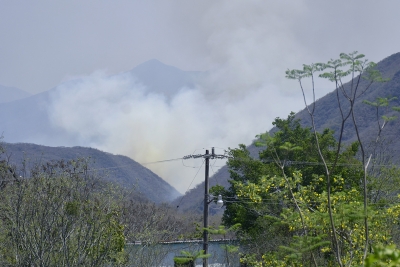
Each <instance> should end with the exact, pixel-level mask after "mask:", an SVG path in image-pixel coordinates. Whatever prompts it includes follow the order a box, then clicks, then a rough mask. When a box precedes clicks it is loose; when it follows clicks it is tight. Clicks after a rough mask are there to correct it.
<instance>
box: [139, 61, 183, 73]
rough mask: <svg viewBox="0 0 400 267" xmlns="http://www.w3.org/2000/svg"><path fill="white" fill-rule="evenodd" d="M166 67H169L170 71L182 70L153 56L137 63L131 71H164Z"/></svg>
mask: <svg viewBox="0 0 400 267" xmlns="http://www.w3.org/2000/svg"><path fill="white" fill-rule="evenodd" d="M167 69H170V71H176V72H182V70H180V69H178V68H177V67H174V66H170V65H167V64H164V63H163V62H161V61H159V60H158V59H155V58H153V59H150V60H148V61H145V62H143V63H141V64H139V65H137V66H136V67H135V68H133V69H132V71H133V72H147V71H152V72H154V71H156V72H161V71H165V70H167Z"/></svg>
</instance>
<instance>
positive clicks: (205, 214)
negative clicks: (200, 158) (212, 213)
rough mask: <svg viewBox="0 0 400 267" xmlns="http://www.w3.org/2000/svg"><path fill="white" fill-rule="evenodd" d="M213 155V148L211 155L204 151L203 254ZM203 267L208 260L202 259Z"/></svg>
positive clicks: (206, 241) (206, 243)
mask: <svg viewBox="0 0 400 267" xmlns="http://www.w3.org/2000/svg"><path fill="white" fill-rule="evenodd" d="M213 155H214V148H212V153H211V155H210V154H208V150H206V154H205V155H204V158H205V160H206V172H205V178H204V210H203V212H204V216H203V220H204V230H203V250H204V254H207V252H208V229H207V228H208V193H209V192H208V191H209V188H208V186H209V184H208V175H209V168H210V157H212V156H213ZM203 267H208V258H203Z"/></svg>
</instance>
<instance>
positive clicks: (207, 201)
mask: <svg viewBox="0 0 400 267" xmlns="http://www.w3.org/2000/svg"><path fill="white" fill-rule="evenodd" d="M227 157H228V156H226V155H216V154H215V152H214V147H213V148H212V149H211V154H210V153H209V151H208V150H206V153H205V154H204V155H201V154H200V155H189V156H185V157H183V159H189V158H204V159H205V167H206V168H205V169H206V171H205V178H204V210H203V212H204V215H203V221H204V223H203V227H204V231H203V251H204V254H207V253H208V229H207V228H208V205H209V204H210V202H211V201H212V200H211V201H210V199H209V196H210V195H209V183H208V178H209V169H210V159H223V158H227ZM221 203H222V202H221ZM203 267H208V258H203Z"/></svg>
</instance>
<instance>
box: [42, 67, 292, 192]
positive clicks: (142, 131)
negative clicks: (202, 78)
mask: <svg viewBox="0 0 400 267" xmlns="http://www.w3.org/2000/svg"><path fill="white" fill-rule="evenodd" d="M270 88H271V87H270ZM208 91H209V88H206V89H205V88H203V87H201V86H200V85H198V86H197V87H196V88H181V89H180V90H179V92H177V93H176V94H175V95H173V96H172V98H171V99H167V98H166V97H165V96H164V95H162V94H158V93H153V92H149V91H148V89H147V88H146V87H144V86H143V85H141V84H140V83H138V82H137V81H136V80H135V78H134V77H132V76H131V75H130V74H128V73H124V74H119V75H114V76H107V75H106V74H104V73H101V72H96V73H93V74H92V75H89V76H87V77H81V78H80V79H77V80H72V81H70V82H66V83H63V84H61V85H60V86H58V87H57V88H56V90H55V91H54V92H53V93H52V95H51V105H50V107H49V114H50V116H51V120H52V122H53V124H54V125H56V126H58V127H61V128H62V129H63V130H64V131H67V132H68V133H70V134H71V135H73V136H76V137H77V139H78V142H79V144H80V145H85V146H91V147H96V148H99V149H101V150H104V151H108V152H112V153H117V154H123V155H127V156H130V157H131V158H133V159H134V160H136V161H138V162H139V163H146V162H153V161H158V160H165V159H172V158H180V157H183V156H185V155H187V154H191V153H192V152H193V151H194V150H195V149H199V148H203V147H207V148H210V147H211V146H215V147H219V148H228V147H236V146H237V145H238V144H239V143H249V142H250V141H251V140H252V138H254V136H255V134H257V133H260V132H262V131H265V130H266V129H267V128H268V127H269V126H268V124H269V122H270V121H271V120H272V119H273V118H274V116H278V114H280V113H282V110H276V108H275V107H272V106H270V105H268V102H269V101H268V100H269V99H270V100H274V101H278V99H282V96H280V93H279V91H278V90H277V89H276V88H275V93H274V92H271V91H270V90H266V89H265V88H263V87H260V88H254V89H253V90H249V91H247V93H246V94H242V95H241V96H240V97H236V96H235V95H233V96H232V95H231V94H229V93H228V92H224V91H220V92H218V91H214V93H213V94H211V95H209V94H207V92H208ZM282 101H283V100H282ZM284 103H285V106H286V107H289V106H292V105H291V103H289V102H288V100H284ZM287 104H288V105H287ZM283 109H287V108H283ZM286 111H288V109H287V110H285V111H284V112H286ZM67 145H69V144H67ZM70 145H72V144H70ZM74 145H76V144H74ZM197 153H204V150H202V151H197ZM220 153H222V151H221V152H220ZM200 163H201V160H199V162H197V163H196V165H197V166H199V165H200ZM192 164H193V162H191V163H189V164H188V163H187V162H186V165H192ZM217 165H221V164H217ZM146 167H149V168H150V169H152V170H153V171H155V172H156V173H157V174H158V175H160V176H161V177H162V178H164V179H165V180H166V181H168V182H169V183H170V184H171V185H173V186H175V187H176V188H177V189H178V190H179V191H181V192H184V191H186V189H187V188H188V186H189V184H190V182H191V181H192V179H193V177H194V173H196V170H193V169H192V168H185V167H183V166H182V164H181V163H180V162H178V163H162V164H152V165H148V166H146ZM214 171H216V168H215V169H214ZM202 177H203V175H200V178H199V179H198V180H196V181H195V183H194V184H197V183H199V182H200V181H202V179H203V178H202Z"/></svg>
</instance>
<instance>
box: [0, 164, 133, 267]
mask: <svg viewBox="0 0 400 267" xmlns="http://www.w3.org/2000/svg"><path fill="white" fill-rule="evenodd" d="M30 173H31V177H30V178H29V179H18V180H14V181H11V182H9V183H7V185H6V186H5V187H4V188H3V189H2V194H1V195H0V203H1V204H0V214H2V217H1V220H0V235H1V237H0V240H1V242H2V244H1V246H0V259H1V261H2V263H3V265H7V266H105V265H106V264H108V263H113V264H123V263H124V262H125V261H126V257H125V255H124V246H125V236H124V227H123V225H122V224H121V221H120V208H119V206H118V200H117V199H116V196H117V194H116V193H115V190H114V188H112V187H110V186H109V185H107V184H103V183H101V182H100V181H99V180H98V179H97V178H96V177H94V176H93V175H92V174H89V172H88V171H87V162H86V161H85V160H77V161H71V162H64V161H60V162H56V163H47V164H44V165H41V166H38V167H37V168H35V169H34V170H32V171H31V172H30Z"/></svg>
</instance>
